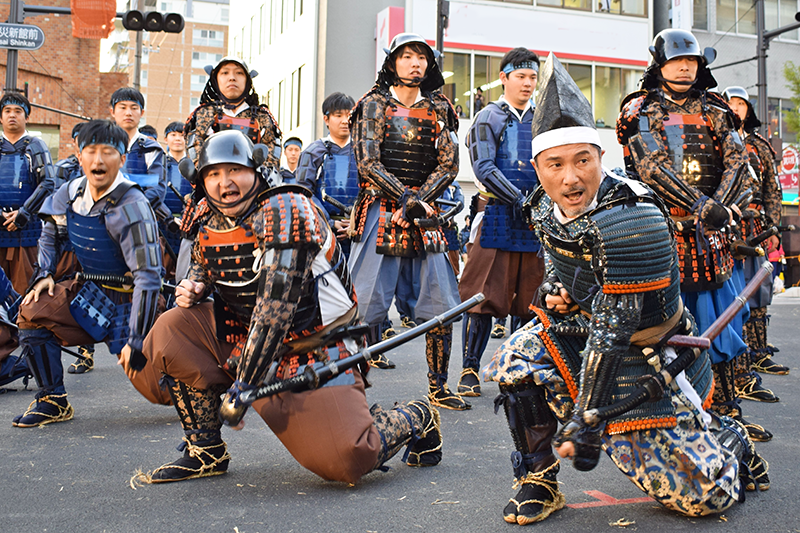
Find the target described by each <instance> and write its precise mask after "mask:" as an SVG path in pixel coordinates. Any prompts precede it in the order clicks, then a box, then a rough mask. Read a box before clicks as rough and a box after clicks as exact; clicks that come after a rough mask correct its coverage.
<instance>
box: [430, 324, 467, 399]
mask: <svg viewBox="0 0 800 533" xmlns="http://www.w3.org/2000/svg"><path fill="white" fill-rule="evenodd" d="M452 344H453V325H452V324H449V325H447V326H439V327H437V328H433V329H432V330H430V331H429V332H428V333H426V334H425V357H426V359H427V360H428V399H429V400H430V401H431V403H432V404H433V405H435V406H437V407H444V408H445V409H453V410H455V411H464V410H466V409H469V408H471V407H472V406H471V405H470V404H469V403H467V402H465V401H464V400H463V399H461V396H458V395H457V394H453V393H452V392H451V391H450V388H449V387H448V386H447V369H448V367H449V366H450V350H451V348H452Z"/></svg>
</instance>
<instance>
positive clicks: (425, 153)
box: [381, 106, 439, 187]
mask: <svg viewBox="0 0 800 533" xmlns="http://www.w3.org/2000/svg"><path fill="white" fill-rule="evenodd" d="M436 130H437V123H436V113H434V112H433V110H432V109H421V108H414V109H408V108H406V107H403V106H396V107H392V106H390V107H388V108H387V110H386V132H385V134H384V138H383V139H382V143H381V163H383V166H385V167H386V170H388V171H389V172H391V173H392V174H394V175H395V176H396V177H397V179H399V180H400V181H401V182H402V183H403V185H405V186H406V187H420V186H421V185H422V184H423V183H425V180H426V179H428V176H430V174H431V173H432V172H433V171H434V170H435V169H436V167H437V166H438V164H439V163H438V158H437V156H438V153H437V151H436Z"/></svg>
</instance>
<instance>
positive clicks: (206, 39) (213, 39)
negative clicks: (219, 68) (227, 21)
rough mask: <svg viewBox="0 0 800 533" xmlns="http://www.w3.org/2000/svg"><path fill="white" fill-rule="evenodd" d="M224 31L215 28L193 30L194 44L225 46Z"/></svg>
mask: <svg viewBox="0 0 800 533" xmlns="http://www.w3.org/2000/svg"><path fill="white" fill-rule="evenodd" d="M222 39H223V32H221V31H215V30H193V31H192V44H193V45H194V46H214V47H218V48H221V47H222V46H223V42H222Z"/></svg>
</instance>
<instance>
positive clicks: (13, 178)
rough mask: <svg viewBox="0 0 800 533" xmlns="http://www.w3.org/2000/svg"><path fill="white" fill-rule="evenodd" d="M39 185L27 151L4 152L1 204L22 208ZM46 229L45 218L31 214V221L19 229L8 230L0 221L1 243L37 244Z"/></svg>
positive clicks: (1, 156) (0, 164)
mask: <svg viewBox="0 0 800 533" xmlns="http://www.w3.org/2000/svg"><path fill="white" fill-rule="evenodd" d="M34 189H35V186H34V183H33V177H32V176H31V173H30V164H29V163H28V158H27V157H26V156H25V152H24V151H19V152H11V153H3V154H0V206H2V207H4V208H7V209H19V208H20V207H21V206H22V205H23V204H24V203H25V201H26V200H27V199H28V197H29V196H30V195H31V194H33V191H34ZM41 233H42V222H41V220H39V218H38V217H31V219H30V220H29V221H28V224H27V225H26V226H25V227H24V228H22V229H20V230H17V231H8V230H7V229H6V227H5V226H2V225H0V247H2V248H19V247H30V246H36V245H37V243H38V242H39V236H40V235H41Z"/></svg>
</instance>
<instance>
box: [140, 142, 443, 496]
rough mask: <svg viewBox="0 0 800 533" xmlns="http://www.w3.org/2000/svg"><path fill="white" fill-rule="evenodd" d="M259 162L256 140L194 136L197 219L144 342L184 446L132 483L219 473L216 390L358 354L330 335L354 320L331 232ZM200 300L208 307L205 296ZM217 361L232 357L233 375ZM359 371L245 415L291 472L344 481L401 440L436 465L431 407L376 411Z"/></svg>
mask: <svg viewBox="0 0 800 533" xmlns="http://www.w3.org/2000/svg"><path fill="white" fill-rule="evenodd" d="M266 157H267V148H266V147H265V146H263V145H257V147H256V148H255V149H254V147H253V145H252V143H251V142H250V140H249V139H247V138H246V137H245V136H244V135H243V134H242V133H241V132H238V131H223V132H219V133H215V134H213V135H211V136H210V137H209V138H208V139H207V140H206V142H205V144H204V145H203V147H202V150H201V152H200V157H199V160H198V168H197V169H196V170H193V169H191V168H190V169H188V172H186V173H188V174H192V173H194V176H193V179H194V182H195V187H196V189H195V194H196V195H198V197H202V196H205V197H206V198H207V201H208V205H209V207H210V212H209V213H208V214H207V215H206V216H205V217H204V218H203V219H202V220H201V221H200V230H199V232H198V234H197V237H196V238H195V242H194V248H193V252H192V265H191V267H190V269H189V274H188V277H187V279H185V280H183V281H181V283H180V285H179V286H178V288H177V290H176V303H177V307H176V308H174V309H171V310H170V311H168V312H166V313H165V314H164V315H163V316H162V317H161V318H160V319H159V320H158V322H157V323H156V325H155V326H154V329H153V331H152V333H151V334H150V335H149V336H148V337H147V339H146V340H145V347H144V352H145V354H146V355H147V358H148V360H149V361H150V362H151V363H152V364H153V365H155V366H156V368H158V369H160V370H161V371H162V372H163V373H164V376H165V378H164V380H165V381H166V383H167V385H168V387H169V391H170V393H171V394H172V398H173V403H174V405H175V407H176V409H177V411H178V415H179V417H180V420H181V424H182V425H183V429H184V431H185V437H184V441H185V443H186V449H185V454H184V455H183V457H181V458H180V459H178V460H176V461H174V462H172V463H169V464H166V465H164V466H161V467H160V468H157V469H156V470H155V471H153V472H151V473H149V474H146V475H141V476H138V479H139V480H141V481H146V482H151V483H163V482H168V481H181V480H184V479H192V478H198V477H205V476H213V475H218V474H224V473H225V472H226V471H227V469H228V463H229V461H230V455H229V454H228V451H227V446H226V444H225V442H224V441H223V440H222V435H221V427H222V423H221V422H220V416H219V411H220V406H221V403H222V400H221V398H220V396H221V394H222V393H223V392H225V391H226V389H227V390H228V396H227V397H228V398H229V399H231V398H233V399H236V398H238V395H239V394H240V393H241V392H242V391H245V390H249V389H252V388H254V387H256V386H259V385H261V384H262V383H264V382H267V381H269V382H271V381H274V380H285V379H288V378H291V377H293V376H296V375H297V374H298V373H302V372H303V369H304V368H305V365H308V364H314V363H316V362H327V361H331V360H332V361H336V360H338V359H342V358H344V357H347V356H348V355H350V354H351V353H353V352H355V351H356V350H357V349H358V345H357V341H356V339H354V338H349V337H348V336H347V335H344V338H342V337H339V338H338V339H337V338H335V337H334V336H332V335H329V333H330V332H332V331H333V330H337V329H339V328H342V327H346V326H349V325H351V324H353V323H355V322H356V321H357V318H358V317H357V306H356V300H355V294H354V292H353V287H352V283H351V281H350V275H349V271H348V269H347V264H346V262H345V261H344V259H343V254H342V251H341V248H340V247H339V245H338V244H337V242H336V235H335V234H334V233H333V231H331V229H330V227H329V226H328V224H327V223H326V221H325V217H324V216H323V215H322V214H321V213H320V211H319V209H318V208H317V207H316V206H315V205H314V203H313V201H312V200H311V197H310V195H311V193H310V192H309V191H308V190H307V189H305V188H303V187H300V186H297V185H285V186H280V187H273V186H272V185H273V183H274V182H273V181H272V178H271V177H270V176H271V175H272V174H270V173H271V172H273V171H274V169H268V168H267V166H266V164H265V161H266ZM186 166H187V163H184V170H185V171H186ZM187 177H188V176H187ZM212 293H213V300H214V301H213V303H211V302H208V301H206V297H208V296H209V295H211V294H212ZM340 331H341V329H340ZM228 361H237V365H236V367H237V370H236V371H235V372H234V371H232V370H229V369H228V364H227V362H228ZM365 370H366V369H364V370H362V371H359V370H358V369H355V368H354V369H351V370H348V371H347V372H343V373H342V374H340V375H339V376H338V377H336V378H335V379H333V380H331V381H329V382H328V383H326V384H325V386H323V387H321V388H319V389H316V390H312V391H306V392H301V393H282V394H278V395H276V396H271V397H268V398H264V399H261V400H258V401H256V402H254V403H253V408H254V409H255V410H256V411H257V412H258V414H259V415H260V416H261V417H262V418H263V419H264V421H265V422H266V423H267V425H269V427H270V429H272V431H273V432H274V433H275V435H277V436H278V438H279V439H280V440H281V442H283V444H284V446H286V448H287V449H288V450H289V451H290V452H291V453H292V455H293V456H294V457H295V459H297V461H298V462H299V463H300V464H301V465H303V466H304V467H306V468H308V469H309V470H311V471H312V472H314V473H315V474H317V475H319V476H321V477H323V478H325V479H327V480H335V481H344V482H350V483H353V482H355V481H357V480H358V479H359V478H360V477H361V476H362V475H364V474H366V473H367V472H370V471H371V470H374V469H376V468H378V467H380V466H382V465H383V463H384V462H386V461H387V460H388V459H389V458H390V457H392V456H393V455H394V454H395V453H397V452H398V451H399V450H400V448H402V446H403V445H405V444H407V443H410V444H409V453H410V456H409V457H408V459H407V463H408V464H409V465H411V466H426V465H435V464H437V463H438V462H439V461H440V459H441V434H440V432H439V417H438V413H437V412H436V410H435V409H434V408H432V407H431V406H430V404H429V403H428V400H426V399H423V400H419V401H411V402H408V403H407V404H405V405H403V404H400V405H397V406H396V407H394V408H393V409H391V410H388V411H387V410H384V409H382V408H381V407H380V406H378V405H374V406H372V408H370V407H368V406H367V401H366V396H365V394H364V383H365V382H364V378H363V377H362V372H364V371H365ZM240 426H241V424H240ZM237 429H240V427H237Z"/></svg>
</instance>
